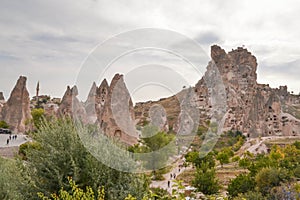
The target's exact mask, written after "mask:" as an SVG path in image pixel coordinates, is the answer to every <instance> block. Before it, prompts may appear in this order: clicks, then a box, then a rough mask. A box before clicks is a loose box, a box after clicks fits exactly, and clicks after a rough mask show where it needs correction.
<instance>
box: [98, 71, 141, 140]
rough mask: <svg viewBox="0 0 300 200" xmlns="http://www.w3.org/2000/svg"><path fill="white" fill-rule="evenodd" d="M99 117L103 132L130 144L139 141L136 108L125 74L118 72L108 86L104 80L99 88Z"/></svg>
mask: <svg viewBox="0 0 300 200" xmlns="http://www.w3.org/2000/svg"><path fill="white" fill-rule="evenodd" d="M97 103H98V104H97V105H96V108H97V111H96V112H97V118H98V122H99V123H100V127H101V129H102V130H103V132H104V133H105V134H106V135H108V136H112V137H114V138H117V139H119V140H120V141H121V142H124V143H126V144H129V145H133V144H135V143H137V133H136V130H135V124H134V110H133V104H132V100H131V97H130V94H129V92H128V90H127V88H126V85H125V83H124V79H123V75H119V74H116V75H115V76H114V77H113V79H112V81H111V84H110V86H109V88H108V84H107V82H106V80H104V81H103V82H102V83H101V85H100V87H99V88H98V90H97Z"/></svg>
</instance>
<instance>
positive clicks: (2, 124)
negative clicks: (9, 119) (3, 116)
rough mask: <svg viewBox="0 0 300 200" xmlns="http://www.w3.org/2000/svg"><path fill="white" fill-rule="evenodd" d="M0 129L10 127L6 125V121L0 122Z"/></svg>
mask: <svg viewBox="0 0 300 200" xmlns="http://www.w3.org/2000/svg"><path fill="white" fill-rule="evenodd" d="M0 128H9V125H8V124H7V123H6V121H0Z"/></svg>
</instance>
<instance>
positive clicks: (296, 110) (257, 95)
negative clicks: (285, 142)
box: [135, 45, 300, 137]
mask: <svg viewBox="0 0 300 200" xmlns="http://www.w3.org/2000/svg"><path fill="white" fill-rule="evenodd" d="M211 58H212V61H211V62H209V64H208V66H207V71H206V73H205V75H204V77H202V78H201V79H200V80H199V82H198V83H197V84H196V85H195V87H193V89H194V93H195V94H196V95H195V96H194V97H193V101H194V103H195V104H196V106H197V108H198V109H199V112H200V115H199V121H200V123H202V124H203V123H204V122H206V121H207V120H211V119H212V117H213V116H216V117H215V119H217V121H221V118H220V116H219V115H220V113H221V114H222V113H223V118H222V121H223V122H224V126H223V128H222V130H223V131H228V130H239V131H242V132H243V133H244V134H245V135H247V136H249V137H258V136H272V135H286V136H288V135H300V120H299V119H300V96H299V95H292V94H290V93H289V92H288V91H287V87H286V86H280V87H279V88H275V89H274V88H271V87H269V85H265V84H258V83H257V74H256V70H257V60H256V58H255V57H254V56H253V55H252V54H251V53H250V52H248V50H247V49H244V48H242V47H238V48H237V49H235V50H232V51H230V52H229V53H226V52H225V50H223V49H222V48H221V47H219V46H217V45H214V46H212V47H211ZM216 72H217V73H216ZM216 74H218V75H216ZM218 77H219V79H218ZM214 82H215V83H214ZM222 85H223V86H222ZM222 89H224V92H221V91H222ZM181 93H182V92H181ZM179 94H180V93H179ZM174 97H177V100H178V101H179V103H181V102H180V101H181V100H180V99H181V98H178V94H177V95H176V96H172V97H170V98H166V99H163V100H160V101H157V102H146V103H137V104H136V107H135V111H136V112H135V115H136V118H137V121H138V123H141V122H143V121H145V120H146V119H148V118H149V114H148V111H149V108H150V107H151V106H152V105H153V104H160V105H162V106H163V107H164V109H166V110H167V119H168V121H169V124H170V126H171V127H172V126H174V127H176V126H177V124H178V121H177V122H176V121H174V120H173V119H174V118H177V119H178V117H179V113H181V112H178V110H180V106H179V105H180V104H178V102H177V103H175V102H176V101H174V100H172V99H173V98H174ZM164 102H170V103H169V104H165V103H164ZM216 102H217V103H216ZM218 102H224V103H225V104H224V106H223V107H221V106H219V107H218ZM222 109H225V110H223V111H224V112H220V110H222ZM170 110H171V111H170ZM172 110H173V111H176V112H173V114H171V113H172ZM218 112H220V113H219V115H218ZM170 119H172V120H170ZM179 121H180V120H179ZM175 129H176V128H175Z"/></svg>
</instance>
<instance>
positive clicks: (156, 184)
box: [150, 159, 190, 194]
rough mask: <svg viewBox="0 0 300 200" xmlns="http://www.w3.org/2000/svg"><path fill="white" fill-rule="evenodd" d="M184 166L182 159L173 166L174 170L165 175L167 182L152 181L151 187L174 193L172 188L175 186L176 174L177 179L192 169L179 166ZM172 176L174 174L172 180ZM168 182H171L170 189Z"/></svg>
mask: <svg viewBox="0 0 300 200" xmlns="http://www.w3.org/2000/svg"><path fill="white" fill-rule="evenodd" d="M182 164H183V161H182V159H178V161H177V162H176V163H174V164H173V168H172V170H171V171H170V172H169V173H167V174H164V175H163V177H164V178H165V180H163V181H152V183H151V184H150V187H153V188H158V187H159V188H162V189H165V190H167V191H168V192H169V193H170V194H171V193H172V186H173V184H174V183H173V180H174V176H173V175H174V174H175V175H176V177H177V176H178V175H179V174H181V173H182V172H184V171H185V170H188V169H190V167H186V168H185V167H180V168H179V166H182ZM171 174H172V178H171ZM168 181H170V187H168Z"/></svg>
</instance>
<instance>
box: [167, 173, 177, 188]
mask: <svg viewBox="0 0 300 200" xmlns="http://www.w3.org/2000/svg"><path fill="white" fill-rule="evenodd" d="M172 178H173V179H175V178H176V174H175V173H173V174H172V173H171V174H170V180H171V179H172ZM170 180H169V181H168V187H170V184H171V182H170Z"/></svg>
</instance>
